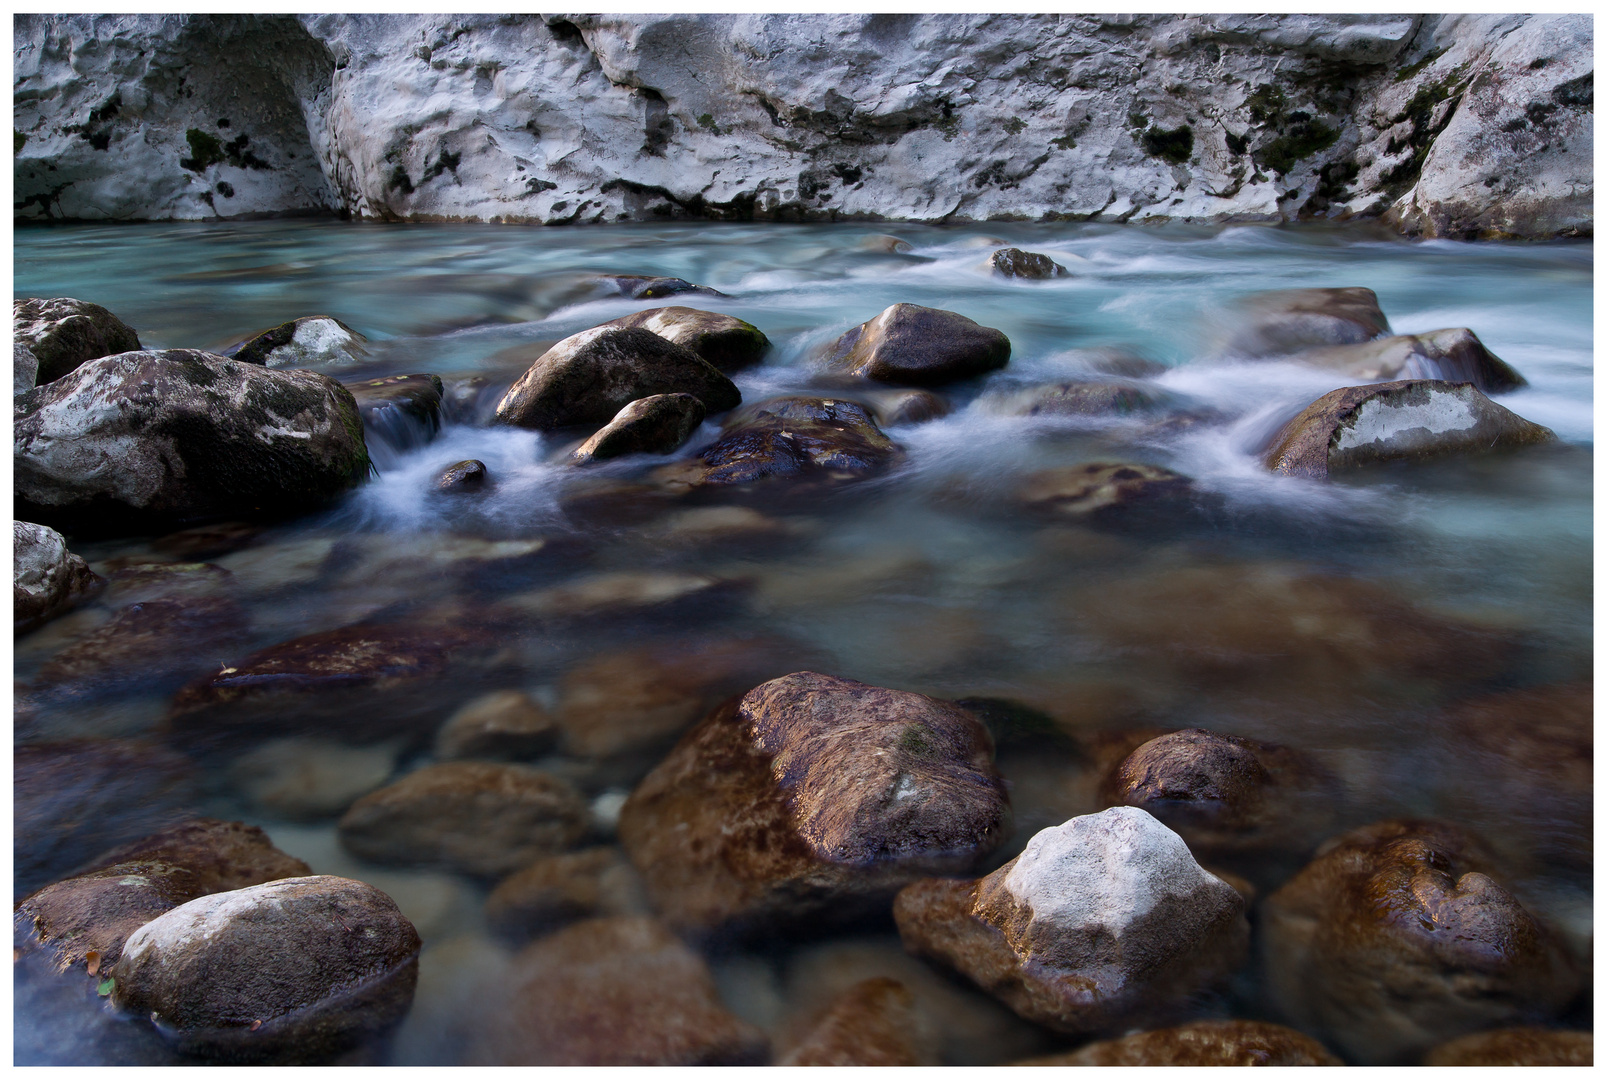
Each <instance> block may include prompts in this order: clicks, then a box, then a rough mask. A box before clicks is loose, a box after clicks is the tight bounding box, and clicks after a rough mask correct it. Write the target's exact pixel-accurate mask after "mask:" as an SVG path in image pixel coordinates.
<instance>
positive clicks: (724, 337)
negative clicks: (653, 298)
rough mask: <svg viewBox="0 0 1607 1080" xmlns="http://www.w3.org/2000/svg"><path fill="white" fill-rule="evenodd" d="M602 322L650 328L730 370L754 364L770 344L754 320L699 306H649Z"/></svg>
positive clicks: (624, 326)
mask: <svg viewBox="0 0 1607 1080" xmlns="http://www.w3.org/2000/svg"><path fill="white" fill-rule="evenodd" d="M603 325H604V326H618V327H621V328H629V327H641V328H642V329H643V330H651V331H652V332H653V333H655V334H657V335H658V336H659V337H661V338H663V339H664V340H665V341H673V342H674V343H675V344H677V345H681V346H684V347H686V348H688V349H691V350H692V351H693V352H695V353H697V354H698V355H699V356H701V357H702V358H703V359H705V360H707V361H708V362H709V363H711V364H713V365H714V366H715V367H717V368H719V369H720V370H721V371H724V372H727V373H730V372H733V371H740V370H741V369H743V368H745V367H752V366H753V365H754V364H757V363H758V362H759V361H760V360H761V359H762V358H763V357H764V354H765V350H767V349H769V348H770V339H769V338H767V337H765V336H764V334H763V333H762V332H761V331H760V330H759V328H758V327H757V326H754V325H753V324H752V323H748V322H743V321H742V320H741V319H738V318H734V317H732V316H730V315H721V314H718V313H717V312H713V311H699V310H698V309H697V308H689V307H661V308H648V309H647V310H646V311H637V312H632V313H631V314H629V315H626V316H624V317H623V318H619V319H615V320H613V321H612V322H608V323H604V324H603Z"/></svg>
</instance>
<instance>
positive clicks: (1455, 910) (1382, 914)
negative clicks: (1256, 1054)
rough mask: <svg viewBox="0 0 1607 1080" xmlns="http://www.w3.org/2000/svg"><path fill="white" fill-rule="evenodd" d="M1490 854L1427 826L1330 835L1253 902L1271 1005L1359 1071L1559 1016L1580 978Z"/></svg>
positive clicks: (1446, 828) (1407, 824) (1450, 829)
mask: <svg viewBox="0 0 1607 1080" xmlns="http://www.w3.org/2000/svg"><path fill="white" fill-rule="evenodd" d="M1487 858H1488V857H1487V856H1486V855H1485V854H1484V853H1483V852H1482V851H1481V850H1480V848H1479V846H1478V844H1477V843H1476V842H1475V841H1474V840H1473V839H1472V838H1471V837H1469V836H1468V835H1467V834H1466V833H1464V832H1462V831H1461V830H1460V829H1458V828H1456V827H1455V826H1452V825H1447V824H1443V823H1440V822H1433V821H1385V822H1379V823H1377V824H1374V825H1368V826H1364V827H1363V828H1360V829H1355V830H1352V831H1351V832H1348V833H1346V834H1344V835H1343V836H1340V837H1337V838H1335V839H1334V840H1331V841H1329V843H1328V844H1326V845H1324V847H1323V849H1321V850H1320V853H1319V855H1318V857H1317V858H1316V859H1315V860H1314V861H1313V862H1312V863H1311V864H1310V865H1308V866H1307V867H1306V868H1305V869H1304V870H1302V871H1300V873H1298V874H1296V875H1295V877H1294V878H1293V879H1291V880H1290V881H1289V882H1288V883H1287V884H1286V885H1284V886H1283V887H1282V888H1281V889H1279V890H1278V891H1277V892H1275V893H1273V894H1272V895H1271V896H1269V897H1268V898H1267V899H1266V901H1265V902H1263V904H1262V907H1261V930H1262V933H1263V935H1264V944H1265V949H1264V951H1263V966H1264V973H1263V974H1264V979H1265V987H1266V993H1267V1000H1268V1002H1269V1003H1270V1004H1272V1005H1273V1006H1274V1007H1275V1008H1277V1009H1278V1010H1279V1011H1281V1012H1282V1013H1283V1014H1284V1015H1285V1016H1286V1017H1287V1018H1288V1019H1289V1021H1290V1022H1291V1023H1292V1024H1294V1025H1295V1026H1296V1027H1299V1028H1300V1029H1301V1030H1303V1031H1308V1032H1311V1033H1313V1034H1315V1035H1319V1036H1321V1037H1322V1038H1324V1039H1325V1040H1327V1041H1328V1042H1330V1043H1332V1044H1333V1045H1335V1046H1337V1047H1339V1048H1340V1050H1341V1051H1343V1052H1344V1053H1345V1054H1346V1055H1347V1056H1348V1057H1349V1058H1351V1059H1352V1060H1354V1061H1357V1062H1359V1063H1361V1064H1367V1065H1381V1064H1391V1063H1405V1062H1410V1061H1413V1060H1416V1059H1417V1058H1418V1056H1419V1055H1421V1054H1422V1053H1423V1052H1424V1051H1426V1050H1427V1049H1429V1048H1430V1047H1432V1046H1434V1045H1436V1044H1438V1043H1441V1042H1444V1041H1446V1040H1448V1039H1453V1038H1456V1037H1457V1036H1459V1035H1464V1034H1468V1033H1470V1032H1473V1031H1480V1030H1483V1029H1487V1028H1493V1027H1501V1026H1504V1025H1511V1024H1522V1023H1534V1022H1544V1021H1546V1020H1549V1019H1551V1018H1552V1017H1554V1016H1556V1015H1557V1014H1558V1013H1559V1012H1560V1011H1561V1010H1562V1009H1563V1008H1564V1007H1565V1006H1566V1005H1567V1004H1568V1003H1569V1002H1570V1001H1571V1000H1572V999H1573V997H1574V994H1575V993H1576V991H1577V990H1578V989H1579V986H1580V982H1581V976H1580V974H1579V972H1578V971H1577V970H1575V969H1574V967H1573V965H1572V964H1571V963H1570V961H1569V960H1568V959H1567V958H1566V956H1565V955H1564V954H1563V952H1562V950H1561V948H1560V947H1559V945H1558V943H1557V941H1556V940H1555V938H1554V937H1553V935H1552V933H1551V932H1550V931H1549V930H1548V929H1547V928H1546V927H1544V926H1543V925H1542V924H1540V923H1539V922H1537V921H1536V920H1535V919H1534V917H1533V916H1532V915H1530V914H1529V912H1528V911H1526V910H1525V909H1524V907H1523V905H1521V904H1520V903H1518V901H1517V900H1516V899H1515V898H1514V897H1513V896H1512V894H1511V893H1509V892H1507V890H1506V889H1504V888H1503V887H1502V886H1501V885H1500V884H1498V883H1497V882H1496V881H1495V880H1494V879H1493V878H1491V877H1490V876H1489V875H1488V874H1487V873H1485V872H1483V871H1484V870H1486V869H1487V868H1488V862H1487Z"/></svg>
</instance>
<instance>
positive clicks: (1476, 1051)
mask: <svg viewBox="0 0 1607 1080" xmlns="http://www.w3.org/2000/svg"><path fill="white" fill-rule="evenodd" d="M1595 1043H1596V1040H1595V1037H1594V1036H1593V1035H1592V1034H1591V1033H1590V1032H1588V1031H1553V1030H1549V1029H1547V1028H1527V1027H1525V1028H1501V1029H1500V1030H1498V1031H1480V1032H1478V1033H1476V1034H1473V1035H1464V1036H1462V1037H1461V1038H1460V1039H1452V1040H1451V1041H1450V1042H1448V1043H1441V1044H1440V1045H1439V1046H1436V1047H1435V1048H1434V1049H1432V1050H1430V1051H1429V1052H1428V1054H1427V1055H1426V1056H1425V1057H1424V1058H1423V1064H1424V1065H1450V1066H1459V1067H1462V1068H1467V1067H1469V1066H1475V1067H1478V1066H1485V1065H1594V1064H1595V1055H1596V1046H1595Z"/></svg>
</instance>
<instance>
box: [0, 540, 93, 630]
mask: <svg viewBox="0 0 1607 1080" xmlns="http://www.w3.org/2000/svg"><path fill="white" fill-rule="evenodd" d="M11 557H12V586H11V611H12V619H13V620H14V622H15V623H16V626H17V628H18V629H25V628H27V627H30V626H36V625H38V624H39V623H42V622H45V621H47V620H49V619H52V618H55V617H56V616H57V615H59V614H61V613H62V612H64V611H66V610H67V609H68V608H70V607H71V606H72V605H73V604H74V603H76V602H77V601H78V600H80V599H82V598H83V597H85V596H87V595H89V594H90V593H93V592H94V591H96V590H97V589H98V588H99V587H100V586H101V584H102V582H101V579H100V578H99V577H97V576H96V575H95V574H94V573H92V572H91V571H90V569H89V565H88V564H87V563H85V562H84V560H83V559H80V558H79V557H78V556H77V555H74V554H73V553H72V552H70V551H68V550H67V540H66V538H65V537H63V536H62V535H61V533H59V532H57V531H56V530H55V529H49V528H46V527H45V526H43V525H34V524H32V523H30V522H26V521H15V522H12V548H11Z"/></svg>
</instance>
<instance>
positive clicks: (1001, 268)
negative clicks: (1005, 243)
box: [988, 248, 1070, 281]
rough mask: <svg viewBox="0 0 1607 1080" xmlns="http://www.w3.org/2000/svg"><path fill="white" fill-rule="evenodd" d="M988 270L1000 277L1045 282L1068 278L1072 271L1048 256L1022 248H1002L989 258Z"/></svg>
mask: <svg viewBox="0 0 1607 1080" xmlns="http://www.w3.org/2000/svg"><path fill="white" fill-rule="evenodd" d="M988 269H990V270H992V271H993V272H994V273H995V274H997V275H999V276H1000V277H1007V278H1025V279H1026V280H1028V281H1043V280H1045V279H1047V278H1057V277H1066V276H1067V275H1068V274H1069V273H1070V271H1069V270H1067V269H1066V268H1065V267H1064V266H1061V265H1060V264H1059V263H1057V262H1055V261H1054V260H1053V259H1051V258H1050V257H1049V256H1047V255H1039V254H1038V253H1037V252H1035V251H1022V250H1021V249H1020V248H1000V249H999V250H998V251H995V252H994V253H993V254H992V255H989V256H988Z"/></svg>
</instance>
